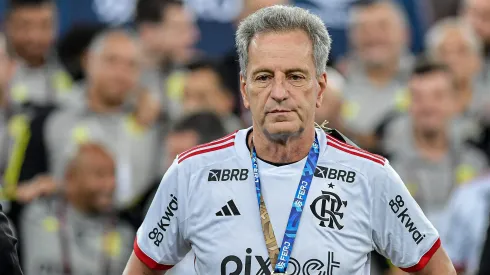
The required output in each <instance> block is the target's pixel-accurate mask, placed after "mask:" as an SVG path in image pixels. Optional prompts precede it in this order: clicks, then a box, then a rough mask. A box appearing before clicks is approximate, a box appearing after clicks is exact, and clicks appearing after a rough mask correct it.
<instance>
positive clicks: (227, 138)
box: [179, 131, 238, 158]
mask: <svg viewBox="0 0 490 275" xmlns="http://www.w3.org/2000/svg"><path fill="white" fill-rule="evenodd" d="M237 132H238V131H235V132H233V133H231V134H229V135H226V136H224V137H222V138H220V139H217V140H215V141H211V142H208V143H204V144H201V145H198V146H195V147H192V148H191V149H188V150H187V151H184V152H182V153H180V155H179V158H181V157H184V156H185V155H186V154H188V153H190V152H191V151H194V150H197V149H199V148H203V147H207V146H212V145H216V144H218V143H221V142H224V141H228V140H230V139H233V138H235V135H236V133H237Z"/></svg>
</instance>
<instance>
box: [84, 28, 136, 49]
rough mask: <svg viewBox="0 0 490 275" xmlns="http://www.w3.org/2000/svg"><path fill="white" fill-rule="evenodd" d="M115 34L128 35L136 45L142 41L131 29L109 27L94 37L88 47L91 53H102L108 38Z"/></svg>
mask: <svg viewBox="0 0 490 275" xmlns="http://www.w3.org/2000/svg"><path fill="white" fill-rule="evenodd" d="M113 35H123V36H125V37H127V38H128V39H130V40H131V41H132V42H134V43H135V44H136V45H138V46H139V45H140V41H139V39H138V38H137V36H136V35H134V34H133V33H131V32H129V31H126V30H124V29H118V28H115V29H109V30H105V31H102V32H101V33H99V34H97V35H96V36H95V37H94V38H93V39H92V41H91V43H90V45H89V48H88V50H89V52H90V53H96V54H98V53H100V52H101V51H102V49H103V48H104V44H105V42H106V40H107V39H108V38H110V37H111V36H113Z"/></svg>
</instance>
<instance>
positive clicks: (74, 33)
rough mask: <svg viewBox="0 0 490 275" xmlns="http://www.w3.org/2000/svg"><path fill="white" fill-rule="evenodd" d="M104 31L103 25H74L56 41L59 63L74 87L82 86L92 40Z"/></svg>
mask: <svg viewBox="0 0 490 275" xmlns="http://www.w3.org/2000/svg"><path fill="white" fill-rule="evenodd" d="M104 29H105V26H104V25H100V24H94V23H86V24H79V25H75V26H73V27H72V28H70V29H69V30H68V31H67V33H66V34H65V35H64V36H63V38H62V39H61V40H60V41H58V44H57V47H56V50H57V52H58V55H59V58H60V61H61V63H62V64H63V66H64V67H65V68H66V70H67V72H69V73H70V76H71V78H72V79H73V81H74V85H76V84H78V85H83V84H84V82H85V77H86V76H85V74H86V73H85V72H86V70H87V58H88V49H89V47H90V44H91V43H92V40H93V39H94V38H95V37H96V36H97V35H98V34H99V33H101V32H102V31H103V30H104ZM80 88H81V89H83V88H82V87H80Z"/></svg>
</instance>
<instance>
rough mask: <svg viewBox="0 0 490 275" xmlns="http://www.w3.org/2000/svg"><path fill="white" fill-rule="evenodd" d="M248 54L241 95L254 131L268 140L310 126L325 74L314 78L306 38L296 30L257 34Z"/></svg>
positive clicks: (298, 132)
mask: <svg viewBox="0 0 490 275" xmlns="http://www.w3.org/2000/svg"><path fill="white" fill-rule="evenodd" d="M248 54H249V55H248V67H247V75H246V78H243V76H241V93H242V97H243V100H244V104H245V107H246V108H249V109H250V110H251V113H252V118H253V121H254V127H257V128H258V129H260V130H262V131H263V132H264V133H265V134H266V135H269V136H270V137H274V136H277V137H282V136H291V135H297V134H300V133H301V132H302V131H303V130H304V129H305V128H306V127H309V126H310V125H311V126H312V125H313V122H314V116H315V108H316V107H320V106H321V102H322V95H323V92H324V91H325V89H326V73H323V74H322V75H320V76H319V77H316V67H315V63H314V60H313V46H312V43H311V41H310V39H309V37H308V36H307V34H306V33H305V32H303V31H300V30H297V31H289V32H283V33H260V34H257V35H256V36H255V37H254V38H253V39H252V41H251V43H250V46H249V49H248Z"/></svg>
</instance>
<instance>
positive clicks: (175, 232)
mask: <svg viewBox="0 0 490 275" xmlns="http://www.w3.org/2000/svg"><path fill="white" fill-rule="evenodd" d="M250 130H251V129H245V130H240V131H237V132H235V133H233V134H231V135H229V136H226V137H224V138H222V139H219V140H217V141H214V142H211V143H208V144H205V145H200V146H198V147H195V148H193V149H190V150H189V151H186V152H184V153H182V154H180V155H179V156H178V157H177V159H176V160H175V161H174V163H173V165H172V166H171V167H170V169H169V170H168V171H167V173H166V174H165V176H164V177H163V179H162V182H161V184H160V187H159V189H158V191H157V194H156V196H155V198H154V200H153V202H152V204H151V206H150V209H149V211H148V213H147V216H146V218H145V221H144V222H143V224H142V225H141V227H140V228H139V230H138V232H137V237H136V240H135V244H134V251H135V254H136V255H137V256H138V258H139V259H140V260H141V261H143V262H144V263H145V264H146V265H148V266H149V267H150V268H152V269H169V268H171V267H172V266H173V265H175V264H177V263H178V262H179V261H180V260H181V259H182V258H184V256H185V255H186V254H187V252H188V251H189V250H190V249H192V250H193V252H194V254H195V261H194V268H195V270H196V273H197V274H199V275H203V274H209V275H216V274H234V275H238V274H244V275H250V274H270V270H271V267H270V261H269V259H268V254H267V250H266V245H265V242H264V236H263V233H262V226H261V222H260V217H259V206H258V203H257V197H256V191H255V184H254V179H253V178H254V177H253V171H252V169H251V168H252V164H251V159H250V152H249V149H248V147H247V144H246V136H247V133H248V132H249V131H250ZM316 134H317V137H318V141H319V144H320V156H319V159H318V164H317V168H316V171H315V173H314V177H313V182H312V184H311V188H310V190H309V194H308V198H307V200H306V205H305V208H304V210H303V215H302V217H301V223H300V226H299V229H298V233H297V237H296V241H295V244H294V248H293V252H292V257H291V260H290V262H289V266H288V270H287V272H288V274H294V275H299V274H324V275H340V274H349V275H354V274H370V257H369V255H370V252H371V251H373V250H377V251H378V252H379V253H380V254H382V255H384V256H385V257H387V258H389V259H391V261H392V262H393V264H395V265H396V266H399V267H401V268H402V269H404V270H405V271H408V272H414V271H418V270H420V269H422V268H423V267H424V266H425V265H426V264H427V262H428V261H429V260H430V258H431V257H432V255H433V254H434V253H435V251H436V250H437V249H438V248H439V246H440V240H439V234H438V232H437V231H436V229H435V228H434V227H433V226H432V224H431V223H430V222H429V221H428V220H427V218H426V217H425V216H424V214H423V213H422V210H421V209H420V207H419V206H418V205H417V203H416V202H415V200H414V199H413V198H412V197H411V196H410V193H409V192H408V190H407V189H406V187H405V185H404V184H403V182H402V181H401V179H400V177H399V176H398V175H397V174H396V172H395V171H394V170H393V169H392V168H391V166H390V165H389V163H388V161H387V160H385V159H384V158H382V157H380V156H377V155H374V154H371V153H368V152H366V151H363V150H361V149H358V148H356V147H354V146H351V145H348V144H346V143H343V142H341V141H338V140H336V139H334V138H333V137H331V136H330V135H326V134H325V133H324V132H323V131H322V130H321V129H317V130H316ZM305 161H306V158H305V159H303V160H301V161H299V162H296V163H293V164H289V165H283V166H274V165H271V164H268V163H266V162H263V161H259V162H258V165H259V173H260V178H261V182H262V186H261V187H262V195H263V197H264V200H265V204H266V206H267V209H268V212H269V215H270V219H271V222H272V225H273V228H274V232H275V236H276V238H277V243H278V244H281V242H282V238H283V235H284V231H285V228H286V224H287V222H288V217H289V213H290V210H291V205H292V202H293V198H294V196H295V193H296V189H297V187H298V183H299V180H300V177H301V173H302V170H303V167H304V164H305Z"/></svg>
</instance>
